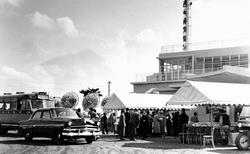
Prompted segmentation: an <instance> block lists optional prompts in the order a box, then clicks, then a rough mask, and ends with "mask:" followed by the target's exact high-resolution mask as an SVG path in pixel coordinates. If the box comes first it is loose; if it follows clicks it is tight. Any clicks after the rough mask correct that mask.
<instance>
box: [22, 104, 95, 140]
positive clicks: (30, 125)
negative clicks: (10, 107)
mask: <svg viewBox="0 0 250 154" xmlns="http://www.w3.org/2000/svg"><path fill="white" fill-rule="evenodd" d="M19 127H20V128H19V134H21V135H22V136H24V138H25V140H32V138H33V137H48V138H51V139H52V140H54V141H56V142H57V143H58V144H60V143H62V142H63V141H64V139H69V140H76V139H78V138H85V140H86V142H87V143H92V141H93V140H95V139H96V136H97V134H98V133H97V132H98V130H97V126H95V125H93V124H91V123H90V122H86V121H85V120H84V119H83V118H79V117H78V115H77V114H76V112H75V111H74V110H73V109H70V108H62V107H57V108H44V109H38V110H36V111H35V112H34V113H33V114H32V115H31V117H30V118H29V120H24V121H21V122H19Z"/></svg>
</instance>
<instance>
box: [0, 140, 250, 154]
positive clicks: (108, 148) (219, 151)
mask: <svg viewBox="0 0 250 154" xmlns="http://www.w3.org/2000/svg"><path fill="white" fill-rule="evenodd" d="M0 153H6V154H7V153H8V154H9V153H18V154H19V153H25V154H29V153H37V154H44V153H53V154H57V153H62V154H67V153H70V154H71V153H83V154H117V153H119V154H161V153H168V154H169V153H170V154H172V153H174V154H175V153H176V154H177V153H181V154H186V153H187V154H189V153H203V154H205V153H209V154H210V153H211V154H230V153H231V154H235V153H239V154H247V153H250V149H249V151H238V150H237V149H236V148H235V147H230V146H227V147H221V146H217V147H216V148H215V149H213V148H212V147H211V146H208V147H207V148H205V149H203V148H202V146H201V145H187V144H180V143H178V139H176V138H173V137H168V138H166V139H165V140H164V139H161V138H148V139H147V140H139V139H138V140H136V141H130V140H126V141H119V139H117V138H116V137H115V136H104V137H102V138H100V139H99V140H97V141H95V142H93V143H92V144H86V142H85V140H79V141H78V142H77V143H75V142H66V143H64V144H63V145H56V144H55V143H54V142H52V141H51V140H49V139H44V138H35V140H33V141H31V142H26V141H24V139H23V138H21V137H17V136H16V135H7V136H1V137H0Z"/></svg>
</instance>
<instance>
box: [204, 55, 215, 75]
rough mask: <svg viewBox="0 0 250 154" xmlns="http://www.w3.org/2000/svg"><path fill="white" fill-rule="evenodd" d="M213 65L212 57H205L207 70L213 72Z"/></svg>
mask: <svg viewBox="0 0 250 154" xmlns="http://www.w3.org/2000/svg"><path fill="white" fill-rule="evenodd" d="M212 67H213V65H212V57H205V72H211V71H212Z"/></svg>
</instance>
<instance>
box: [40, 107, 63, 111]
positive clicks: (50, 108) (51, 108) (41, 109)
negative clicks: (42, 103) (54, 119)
mask: <svg viewBox="0 0 250 154" xmlns="http://www.w3.org/2000/svg"><path fill="white" fill-rule="evenodd" d="M53 109H66V108H64V107H49V108H40V109H37V110H36V111H43V110H53Z"/></svg>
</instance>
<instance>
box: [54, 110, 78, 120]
mask: <svg viewBox="0 0 250 154" xmlns="http://www.w3.org/2000/svg"><path fill="white" fill-rule="evenodd" d="M55 111H56V117H57V118H69V119H75V118H79V117H78V116H77V114H76V112H75V111H74V110H72V109H68V108H62V109H56V110H55Z"/></svg>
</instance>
